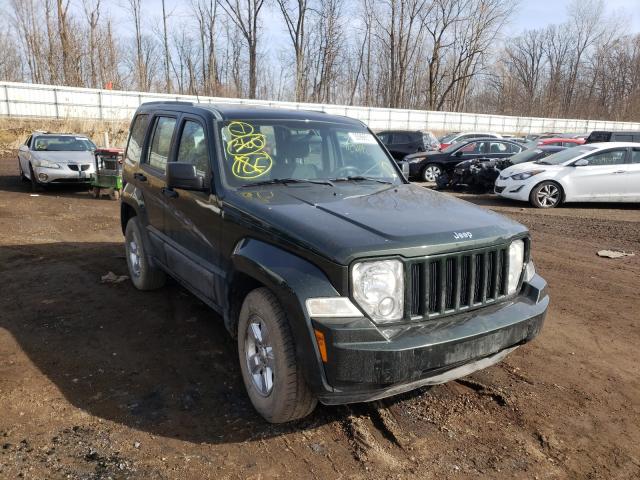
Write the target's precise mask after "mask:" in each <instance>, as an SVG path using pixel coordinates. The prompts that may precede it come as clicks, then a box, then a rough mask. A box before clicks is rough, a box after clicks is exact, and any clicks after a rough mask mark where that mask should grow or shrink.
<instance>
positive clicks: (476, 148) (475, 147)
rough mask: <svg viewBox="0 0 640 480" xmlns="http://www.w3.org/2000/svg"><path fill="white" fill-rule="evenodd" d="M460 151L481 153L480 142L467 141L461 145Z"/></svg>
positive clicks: (472, 153)
mask: <svg viewBox="0 0 640 480" xmlns="http://www.w3.org/2000/svg"><path fill="white" fill-rule="evenodd" d="M459 151H460V152H462V154H463V155H475V154H477V153H482V142H471V143H467V144H466V145H465V146H463V147H461V148H460V150H459Z"/></svg>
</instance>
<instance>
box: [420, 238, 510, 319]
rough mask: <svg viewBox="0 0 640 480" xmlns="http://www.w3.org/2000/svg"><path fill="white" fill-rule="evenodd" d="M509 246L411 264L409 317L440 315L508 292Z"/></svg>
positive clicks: (467, 308)
mask: <svg viewBox="0 0 640 480" xmlns="http://www.w3.org/2000/svg"><path fill="white" fill-rule="evenodd" d="M508 248H509V246H508V245H501V246H499V247H491V248H485V249H480V250H473V251H469V252H461V253H455V254H448V255H439V256H434V257H432V258H427V259H425V260H420V261H417V262H414V263H412V264H411V268H410V269H409V275H410V276H411V278H410V282H409V285H411V295H410V302H411V306H410V313H411V316H412V317H415V316H423V317H428V318H432V317H439V316H443V315H449V314H452V313H456V312H460V311H464V310H470V309H473V308H477V307H481V306H484V305H487V304H490V303H495V302H497V301H499V300H500V299H502V298H504V297H506V295H507V288H508V286H507V278H508V269H509V255H508Z"/></svg>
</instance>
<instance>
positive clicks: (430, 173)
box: [424, 165, 440, 182]
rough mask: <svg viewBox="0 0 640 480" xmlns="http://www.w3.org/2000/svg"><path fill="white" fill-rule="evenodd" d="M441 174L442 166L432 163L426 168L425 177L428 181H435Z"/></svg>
mask: <svg viewBox="0 0 640 480" xmlns="http://www.w3.org/2000/svg"><path fill="white" fill-rule="evenodd" d="M439 176H440V168H439V167H435V166H433V165H430V166H428V167H426V168H425V169H424V179H425V180H426V181H427V182H435V181H436V179H437V178H438V177H439Z"/></svg>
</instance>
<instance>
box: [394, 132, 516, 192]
mask: <svg viewBox="0 0 640 480" xmlns="http://www.w3.org/2000/svg"><path fill="white" fill-rule="evenodd" d="M522 150H524V146H523V145H522V144H520V143H517V142H512V141H510V140H500V139H495V138H483V139H475V140H467V141H466V142H459V143H454V144H453V145H450V146H449V147H447V148H445V149H444V150H443V151H441V152H425V153H414V154H412V155H407V156H406V157H404V160H405V161H407V162H409V175H410V177H413V178H419V179H421V180H424V181H425V182H435V181H436V179H437V178H438V177H439V176H440V175H441V174H442V173H445V172H446V173H449V174H451V172H452V171H453V168H454V167H455V166H456V165H457V164H458V163H460V162H462V161H463V160H471V159H474V158H507V157H510V156H512V155H515V154H516V153H520V152H521V151H522Z"/></svg>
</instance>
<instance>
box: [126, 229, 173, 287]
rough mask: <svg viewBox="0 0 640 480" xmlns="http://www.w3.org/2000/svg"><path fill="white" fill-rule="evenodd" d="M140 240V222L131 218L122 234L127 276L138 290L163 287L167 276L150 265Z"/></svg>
mask: <svg viewBox="0 0 640 480" xmlns="http://www.w3.org/2000/svg"><path fill="white" fill-rule="evenodd" d="M142 239H143V237H142V227H141V226H140V222H139V221H138V219H137V218H136V217H133V218H131V219H130V220H129V221H128V222H127V227H126V229H125V233H124V241H125V243H124V245H125V256H126V258H127V266H128V267H129V276H130V278H131V282H133V285H134V286H135V287H136V288H137V289H138V290H156V289H158V288H160V287H163V286H164V284H165V283H166V281H167V276H166V274H165V273H164V271H163V270H161V269H160V268H158V267H156V266H154V265H151V263H150V262H149V258H148V252H147V251H146V246H145V244H144V241H143V240H142Z"/></svg>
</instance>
